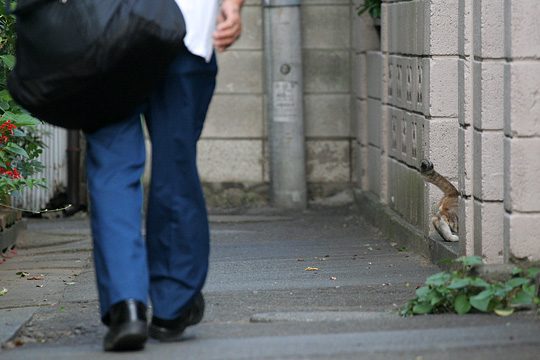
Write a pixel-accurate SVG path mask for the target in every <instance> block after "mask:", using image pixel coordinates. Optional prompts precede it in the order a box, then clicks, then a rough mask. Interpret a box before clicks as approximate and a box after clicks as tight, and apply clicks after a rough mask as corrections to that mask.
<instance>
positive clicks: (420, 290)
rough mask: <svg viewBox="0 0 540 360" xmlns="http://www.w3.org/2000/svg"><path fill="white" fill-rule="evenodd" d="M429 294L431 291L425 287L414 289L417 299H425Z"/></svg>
mask: <svg viewBox="0 0 540 360" xmlns="http://www.w3.org/2000/svg"><path fill="white" fill-rule="evenodd" d="M430 292H431V289H430V288H429V287H427V286H422V287H421V288H418V289H416V296H418V297H419V298H425V297H427V296H428V294H429V293H430Z"/></svg>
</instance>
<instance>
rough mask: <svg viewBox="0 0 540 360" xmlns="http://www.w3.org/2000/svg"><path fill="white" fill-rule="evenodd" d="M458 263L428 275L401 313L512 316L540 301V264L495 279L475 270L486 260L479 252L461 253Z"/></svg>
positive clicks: (515, 269) (456, 261)
mask: <svg viewBox="0 0 540 360" xmlns="http://www.w3.org/2000/svg"><path fill="white" fill-rule="evenodd" d="M454 263H455V265H456V269H455V270H453V271H443V272H440V273H437V274H435V275H432V276H430V277H428V278H427V280H426V282H425V285H424V286H422V287H420V288H418V289H417V290H416V297H415V298H414V299H412V300H410V301H409V302H408V303H407V305H405V306H404V307H403V309H402V310H401V315H403V316H411V315H421V314H439V313H457V314H460V315H462V314H467V313H470V312H483V313H495V314H497V315H500V316H508V315H511V314H512V313H514V311H516V310H519V309H523V308H527V309H531V308H538V305H540V298H539V297H538V295H537V294H538V292H537V288H536V284H535V278H536V277H537V276H538V274H540V268H529V269H521V268H518V267H516V268H514V270H513V272H512V274H511V276H510V278H509V279H508V280H505V281H493V280H489V279H483V278H482V277H480V276H478V275H474V274H473V271H472V270H473V268H474V267H475V266H478V265H481V264H482V259H481V258H480V257H478V256H468V257H460V258H458V259H456V260H455V261H454Z"/></svg>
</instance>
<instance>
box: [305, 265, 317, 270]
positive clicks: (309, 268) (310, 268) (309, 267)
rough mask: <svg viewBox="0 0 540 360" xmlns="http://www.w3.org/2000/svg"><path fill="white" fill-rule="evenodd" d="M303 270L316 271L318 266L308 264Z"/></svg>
mask: <svg viewBox="0 0 540 360" xmlns="http://www.w3.org/2000/svg"><path fill="white" fill-rule="evenodd" d="M304 270H305V271H317V270H319V268H318V267H311V266H308V267H307V268H305V269H304Z"/></svg>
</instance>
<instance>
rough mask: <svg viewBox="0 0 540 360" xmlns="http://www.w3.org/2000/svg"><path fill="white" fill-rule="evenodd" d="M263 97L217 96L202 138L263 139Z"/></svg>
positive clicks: (211, 105)
mask: <svg viewBox="0 0 540 360" xmlns="http://www.w3.org/2000/svg"><path fill="white" fill-rule="evenodd" d="M263 113H264V109H263V99H262V95H235V94H230V95H228V94H217V95H215V96H214V98H213V99H212V103H211V104H210V108H209V110H208V116H207V117H206V121H205V125H204V131H203V133H202V138H261V137H263V134H264V129H263Z"/></svg>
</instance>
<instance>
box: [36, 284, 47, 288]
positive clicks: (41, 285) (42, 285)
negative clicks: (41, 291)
mask: <svg viewBox="0 0 540 360" xmlns="http://www.w3.org/2000/svg"><path fill="white" fill-rule="evenodd" d="M44 286H45V284H40V285H36V287H38V288H42V287H44Z"/></svg>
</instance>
